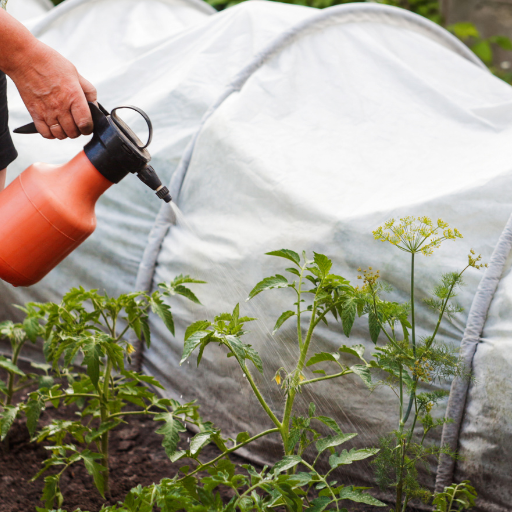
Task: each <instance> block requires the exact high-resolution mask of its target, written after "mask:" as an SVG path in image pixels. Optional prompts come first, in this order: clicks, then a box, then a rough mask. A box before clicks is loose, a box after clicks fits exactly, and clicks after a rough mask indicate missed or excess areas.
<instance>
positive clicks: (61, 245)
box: [0, 103, 171, 286]
mask: <svg viewBox="0 0 512 512" xmlns="http://www.w3.org/2000/svg"><path fill="white" fill-rule="evenodd" d="M89 107H90V109H91V113H92V118H93V121H94V132H93V137H92V139H91V140H90V142H89V143H88V144H87V145H86V146H85V148H84V150H83V151H81V152H80V153H79V154H78V155H76V156H75V157H74V158H73V159H72V160H71V161H69V162H68V163H66V164H64V165H49V164H44V163H35V164H33V165H31V166H30V167H28V168H27V169H26V170H25V171H23V172H22V173H21V174H20V175H19V176H18V177H17V178H16V179H15V180H14V181H13V182H12V183H11V184H10V185H9V186H8V187H7V188H6V189H5V190H3V191H2V192H0V219H1V222H0V278H1V279H3V280H4V281H7V282H9V283H11V284H12V285H14V286H30V285H32V284H34V283H37V282H38V281H39V280H41V279H42V278H43V277H44V276H45V275H46V274H48V272H50V270H52V269H53V268H54V267H55V266H56V265H58V264H59V263H60V262H61V261H62V260H63V259H64V258H65V257H66V256H67V255H68V254H70V253H71V252H72V251H74V250H75V249H76V248H77V247H78V246H79V245H80V244H81V243H82V242H83V241H84V240H85V239H86V238H87V237H89V236H90V235H91V234H92V233H93V231H94V229H95V228H96V215H95V212H94V207H95V205H96V201H97V200H98V198H99V197H100V196H101V195H102V194H103V193H104V192H105V191H106V190H107V189H108V188H109V187H111V186H112V185H113V184H114V183H119V181H121V180H122V179H123V178H124V177H125V176H126V175H127V174H129V173H134V174H137V177H138V178H139V179H140V180H141V181H142V182H144V183H145V184H146V185H147V186H149V187H150V188H151V189H153V190H155V191H156V195H157V196H158V197H159V198H160V199H163V200H164V201H165V202H167V203H168V202H170V201H171V196H170V194H169V191H168V190H167V188H166V187H164V186H163V185H162V183H161V181H160V179H159V178H158V176H157V174H156V173H155V171H154V170H153V168H152V167H151V166H149V165H148V163H149V161H150V160H151V156H150V154H149V152H148V150H147V147H148V145H149V144H150V142H151V137H152V133H153V129H152V126H151V121H150V119H149V118H148V116H147V115H146V114H145V113H144V112H143V111H142V110H140V109H138V108H137V107H132V106H127V107H118V108H115V109H114V110H112V112H111V113H110V114H109V113H108V112H107V111H106V110H105V109H104V108H103V107H102V106H101V105H99V106H96V105H94V104H92V103H89ZM122 108H129V109H132V110H135V111H137V112H138V113H139V114H141V115H142V116H143V117H144V119H145V120H146V122H147V124H148V128H149V137H148V141H147V143H146V144H143V143H142V142H141V141H140V140H139V138H138V137H137V136H136V135H135V133H134V132H133V131H132V130H131V129H130V128H129V127H128V126H127V125H126V123H124V122H123V120H122V119H121V118H120V117H119V116H118V114H117V111H118V110H119V109H122ZM14 131H15V132H16V133H37V130H36V128H35V125H34V124H33V123H31V124H28V125H26V126H23V127H21V128H18V129H17V130H14Z"/></svg>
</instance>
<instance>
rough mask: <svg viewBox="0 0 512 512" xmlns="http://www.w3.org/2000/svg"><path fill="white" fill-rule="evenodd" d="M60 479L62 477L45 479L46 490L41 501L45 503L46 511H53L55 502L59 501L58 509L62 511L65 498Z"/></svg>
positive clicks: (51, 476) (44, 489)
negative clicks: (61, 490) (60, 486)
mask: <svg viewBox="0 0 512 512" xmlns="http://www.w3.org/2000/svg"><path fill="white" fill-rule="evenodd" d="M59 477H60V475H50V476H47V477H46V478H45V479H44V488H43V495H42V497H41V501H43V502H44V506H45V508H46V509H48V510H49V509H53V508H54V503H55V500H57V505H56V507H57V508H59V509H60V507H61V505H62V503H63V501H64V497H63V496H62V493H61V492H60V489H59Z"/></svg>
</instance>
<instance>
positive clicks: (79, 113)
mask: <svg viewBox="0 0 512 512" xmlns="http://www.w3.org/2000/svg"><path fill="white" fill-rule="evenodd" d="M70 110H71V116H72V118H73V120H74V123H75V125H76V127H77V128H78V131H79V132H80V133H81V134H83V135H89V134H90V133H92V130H93V127H94V125H93V122H92V116H91V109H90V108H89V105H88V104H87V101H86V99H85V96H81V97H80V98H77V100H76V101H73V103H71V109H70Z"/></svg>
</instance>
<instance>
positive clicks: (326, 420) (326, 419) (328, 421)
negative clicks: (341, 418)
mask: <svg viewBox="0 0 512 512" xmlns="http://www.w3.org/2000/svg"><path fill="white" fill-rule="evenodd" d="M315 419H317V420H318V421H321V422H322V423H323V424H324V425H327V426H328V427H329V428H330V429H332V430H334V432H336V433H337V434H341V435H343V432H342V431H341V428H340V427H339V426H338V424H337V423H336V421H335V420H333V419H332V418H329V417H328V416H316V418H315Z"/></svg>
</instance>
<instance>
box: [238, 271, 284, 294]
mask: <svg viewBox="0 0 512 512" xmlns="http://www.w3.org/2000/svg"><path fill="white" fill-rule="evenodd" d="M287 286H290V283H288V280H287V279H286V277H284V276H282V275H280V274H277V275H275V276H272V277H265V279H263V280H262V281H260V282H259V283H258V284H257V285H256V286H255V287H254V288H253V289H252V290H251V292H250V293H249V297H248V298H247V300H250V299H252V298H254V297H256V295H258V293H261V292H262V291H264V290H271V289H273V288H286V287H287Z"/></svg>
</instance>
